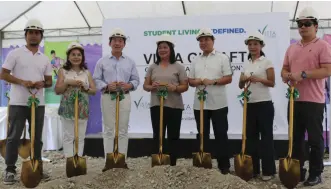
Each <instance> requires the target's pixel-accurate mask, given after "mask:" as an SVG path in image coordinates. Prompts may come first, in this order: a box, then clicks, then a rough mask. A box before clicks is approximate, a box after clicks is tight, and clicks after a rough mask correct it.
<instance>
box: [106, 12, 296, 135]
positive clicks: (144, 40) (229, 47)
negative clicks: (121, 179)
mask: <svg viewBox="0 0 331 189" xmlns="http://www.w3.org/2000/svg"><path fill="white" fill-rule="evenodd" d="M116 27H119V28H122V29H123V30H124V31H125V33H126V35H127V36H129V39H128V41H127V44H126V47H125V49H124V53H125V54H126V55H128V56H130V57H131V58H132V59H134V60H135V62H136V64H137V67H138V70H139V75H140V80H141V84H140V86H139V88H138V89H137V91H135V92H132V93H131V95H132V96H131V98H132V111H131V118H130V128H129V133H137V134H142V135H144V134H148V135H149V137H151V133H152V126H151V119H150V112H149V101H150V94H149V93H148V92H145V91H144V90H143V87H142V85H143V82H144V76H145V73H146V70H147V68H148V65H150V64H152V63H154V61H155V59H156V56H155V53H156V43H155V42H156V40H157V38H158V36H159V35H161V34H162V33H168V34H170V35H172V36H173V39H174V40H175V44H176V46H175V52H176V57H177V60H178V61H180V62H182V63H183V65H185V67H186V68H187V74H188V73H189V68H190V63H191V61H192V60H193V59H194V58H195V56H196V55H198V54H199V53H201V50H200V48H199V44H198V41H197V40H196V38H195V37H196V34H197V33H198V32H199V29H200V28H202V27H209V28H211V29H212V30H213V32H214V34H215V37H216V41H215V48H216V50H218V51H220V52H223V53H225V54H226V55H228V56H229V58H230V61H231V64H232V69H233V71H234V75H233V81H232V83H231V84H229V85H228V86H227V99H228V102H229V114H228V121H229V131H228V134H229V138H241V130H242V112H243V111H242V104H241V102H240V99H238V98H237V96H238V95H239V94H240V93H241V90H240V89H239V88H238V80H239V75H240V72H241V70H242V65H243V63H244V62H245V61H247V55H248V52H247V46H246V45H245V44H244V40H245V38H246V37H247V34H248V33H249V32H251V31H257V30H259V31H260V32H261V33H263V35H264V36H265V40H266V46H265V47H264V49H263V51H264V52H265V54H266V57H267V58H268V59H270V60H271V61H272V62H273V64H274V66H275V74H276V86H275V88H273V89H271V92H272V97H273V102H274V106H275V120H274V134H275V139H286V138H287V127H288V124H287V118H286V115H287V99H286V97H285V96H286V89H287V86H286V85H284V84H283V83H282V81H281V78H280V71H281V67H282V63H283V58H284V54H285V51H286V49H287V48H288V46H289V44H290V28H289V25H288V14H287V13H266V14H242V15H212V16H182V17H170V18H140V19H109V20H105V21H104V24H103V31H102V34H103V36H102V38H103V43H102V44H103V55H106V54H109V53H110V47H109V35H110V33H111V31H112V30H113V29H114V28H116ZM183 98H184V103H185V110H184V113H183V120H182V126H181V133H182V136H181V137H183V136H184V137H190V138H191V137H195V133H197V129H196V123H195V120H194V115H193V98H194V88H190V89H189V91H187V92H186V93H184V94H183ZM211 133H213V132H212V127H211Z"/></svg>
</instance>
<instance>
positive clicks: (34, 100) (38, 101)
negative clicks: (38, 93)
mask: <svg viewBox="0 0 331 189" xmlns="http://www.w3.org/2000/svg"><path fill="white" fill-rule="evenodd" d="M33 102H34V104H35V106H36V107H38V105H39V103H40V100H39V98H36V97H33V96H30V97H29V99H28V103H27V104H28V107H29V108H31V106H32V103H33Z"/></svg>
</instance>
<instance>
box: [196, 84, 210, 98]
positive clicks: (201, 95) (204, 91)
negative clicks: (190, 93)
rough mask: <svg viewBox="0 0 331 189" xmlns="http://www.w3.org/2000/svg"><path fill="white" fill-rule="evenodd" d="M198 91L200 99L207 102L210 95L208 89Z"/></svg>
mask: <svg viewBox="0 0 331 189" xmlns="http://www.w3.org/2000/svg"><path fill="white" fill-rule="evenodd" d="M198 90H199V91H198V93H197V94H198V99H199V100H203V101H206V99H207V94H208V92H207V91H206V87H205V88H203V89H198Z"/></svg>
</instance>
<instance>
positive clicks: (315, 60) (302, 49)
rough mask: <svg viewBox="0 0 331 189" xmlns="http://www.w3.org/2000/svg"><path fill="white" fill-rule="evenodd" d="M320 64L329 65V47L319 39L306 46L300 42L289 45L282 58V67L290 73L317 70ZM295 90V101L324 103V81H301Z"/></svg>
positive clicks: (330, 58)
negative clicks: (296, 90)
mask: <svg viewBox="0 0 331 189" xmlns="http://www.w3.org/2000/svg"><path fill="white" fill-rule="evenodd" d="M322 64H331V46H330V45H329V44H328V43H327V42H326V41H324V40H322V39H319V38H316V39H314V40H313V41H311V42H310V43H308V44H306V45H303V44H302V43H301V41H298V42H297V43H294V44H292V45H290V47H289V48H288V49H287V51H286V54H285V58H284V67H288V68H289V71H290V72H292V73H295V72H302V71H308V70H314V69H319V68H321V65H322ZM296 88H297V89H298V90H299V93H300V95H299V98H298V99H296V100H297V101H306V102H316V103H325V96H324V91H325V79H303V80H302V81H300V83H298V84H297V85H296Z"/></svg>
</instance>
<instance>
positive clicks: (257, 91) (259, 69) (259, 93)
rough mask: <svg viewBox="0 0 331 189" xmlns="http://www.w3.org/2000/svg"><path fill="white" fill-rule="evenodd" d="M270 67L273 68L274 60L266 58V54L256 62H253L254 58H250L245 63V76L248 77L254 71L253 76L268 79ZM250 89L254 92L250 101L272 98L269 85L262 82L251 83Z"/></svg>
mask: <svg viewBox="0 0 331 189" xmlns="http://www.w3.org/2000/svg"><path fill="white" fill-rule="evenodd" d="M269 68H273V65H272V62H271V61H270V60H268V59H267V58H265V57H264V56H261V57H260V58H258V59H256V60H255V61H254V62H252V59H249V60H248V62H246V63H245V64H244V73H245V76H247V77H249V76H251V73H253V74H252V75H253V76H256V77H258V78H262V79H267V78H268V75H267V69H269ZM249 90H250V91H251V92H252V94H251V95H250V97H249V101H248V103H254V102H263V101H270V100H271V94H270V91H269V87H267V86H265V85H263V84H262V83H260V82H257V83H251V85H250V87H249Z"/></svg>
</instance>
